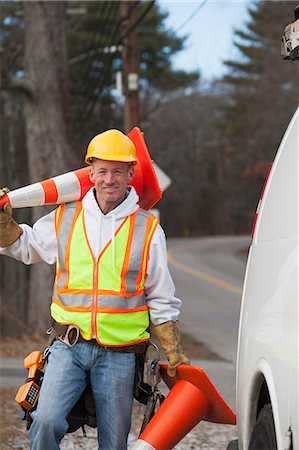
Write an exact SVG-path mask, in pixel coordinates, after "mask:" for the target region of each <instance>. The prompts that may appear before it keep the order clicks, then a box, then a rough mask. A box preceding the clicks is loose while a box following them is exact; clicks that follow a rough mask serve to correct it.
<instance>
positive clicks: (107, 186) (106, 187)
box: [0, 130, 189, 450]
mask: <svg viewBox="0 0 299 450" xmlns="http://www.w3.org/2000/svg"><path fill="white" fill-rule="evenodd" d="M85 161H86V162H87V163H88V164H90V177H91V180H92V182H93V183H94V188H91V189H90V191H89V192H88V193H87V194H86V196H85V197H84V198H83V200H82V202H81V201H80V202H75V203H69V204H64V205H61V206H60V207H59V208H57V209H56V210H55V211H53V212H51V213H50V214H48V215H46V216H44V217H42V218H41V219H39V220H38V221H37V222H36V223H35V224H34V226H33V227H32V228H31V227H29V226H28V225H22V226H19V225H18V224H17V223H16V222H15V221H14V220H13V219H12V217H11V208H10V207H9V205H6V206H4V208H3V211H1V213H0V232H1V236H0V246H1V247H2V248H1V249H0V252H1V253H2V254H5V255H9V256H12V257H13V258H15V259H18V260H21V261H23V262H24V263H25V264H32V263H36V262H39V261H45V262H47V263H49V264H54V263H55V262H56V278H55V282H54V289H53V297H52V305H51V315H52V318H53V319H54V321H55V324H56V326H57V329H58V330H59V332H60V330H61V327H62V325H61V324H64V326H65V325H68V324H74V325H76V326H77V327H78V328H79V330H80V339H79V341H78V342H77V343H76V344H75V345H74V346H73V347H69V346H68V345H66V344H65V343H64V342H61V340H55V342H54V343H53V345H52V346H51V353H50V356H49V360H48V365H47V367H46V371H45V376H44V380H43V384H42V388H41V394H40V397H39V402H38V407H37V410H36V411H35V412H34V413H33V414H32V417H33V423H32V425H31V428H30V448H31V449H32V450H47V449H49V450H54V449H59V443H60V441H61V439H62V438H63V436H64V435H65V433H66V431H67V429H68V422H67V420H66V418H67V416H68V414H69V412H70V410H71V409H72V407H73V406H74V404H75V403H76V402H77V400H78V398H79V397H80V395H81V394H82V392H83V391H84V389H85V387H86V385H87V383H88V382H89V381H90V384H91V388H92V393H93V397H94V401H95V406H96V415H97V427H98V440H99V448H101V449H103V450H124V449H126V448H127V437H128V433H129V431H130V426H131V412H132V401H133V384H134V374H135V353H138V352H143V351H144V349H145V343H146V342H147V341H148V339H149V337H150V336H149V332H148V327H149V318H150V320H151V322H152V323H153V325H154V326H155V331H156V334H157V336H158V338H159V340H160V343H161V345H162V347H163V348H164V350H165V352H166V355H167V357H168V360H169V373H170V375H174V374H175V372H176V367H177V366H179V365H180V364H189V361H188V359H187V357H186V356H185V354H184V353H183V352H182V349H181V346H180V342H179V340H180V339H179V329H178V322H177V319H178V315H179V308H180V304H181V301H180V300H179V299H177V298H176V297H175V295H174V285H173V282H172V279H171V277H170V274H169V271H168V267H167V254H166V242H165V236H164V233H163V230H162V228H161V227H160V225H159V223H158V221H157V219H156V218H155V216H153V215H152V214H150V213H149V212H147V211H144V210H142V209H141V208H140V207H139V205H138V196H137V194H136V191H135V189H134V188H133V187H130V186H128V183H130V182H131V181H132V180H133V177H134V164H135V163H136V161H137V158H136V149H135V146H134V144H133V142H132V141H131V140H130V139H129V138H128V137H127V136H126V135H124V134H123V133H121V132H120V131H118V130H108V131H106V132H104V133H101V134H99V135H97V136H96V137H94V138H93V139H92V141H91V142H90V144H89V146H88V149H87V154H86V158H85ZM2 195H3V192H2ZM65 328H67V327H65Z"/></svg>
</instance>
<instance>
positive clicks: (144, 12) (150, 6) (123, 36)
mask: <svg viewBox="0 0 299 450" xmlns="http://www.w3.org/2000/svg"><path fill="white" fill-rule="evenodd" d="M154 3H155V0H152V1H151V2H150V3H149V5H148V6H147V8H146V9H145V10H144V11H143V13H142V14H141V15H140V16H139V17H138V19H137V20H136V22H135V23H134V24H133V25H132V26H131V28H129V29H128V30H127V31H126V33H125V34H123V35H122V36H121V37H120V38H119V41H118V42H119V43H121V42H122V41H123V39H125V38H126V37H127V36H129V34H130V33H131V32H132V31H133V30H135V28H136V27H137V25H139V23H140V22H141V21H142V20H143V19H144V17H145V16H146V15H147V14H148V13H149V11H150V9H151V8H152V7H153V6H154Z"/></svg>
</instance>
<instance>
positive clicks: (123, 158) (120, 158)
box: [85, 153, 137, 164]
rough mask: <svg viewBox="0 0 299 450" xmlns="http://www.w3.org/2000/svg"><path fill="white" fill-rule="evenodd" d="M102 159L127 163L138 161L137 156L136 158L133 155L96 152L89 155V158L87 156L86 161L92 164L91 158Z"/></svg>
mask: <svg viewBox="0 0 299 450" xmlns="http://www.w3.org/2000/svg"><path fill="white" fill-rule="evenodd" d="M92 158H95V159H102V160H103V161H119V162H126V163H133V164H136V163H137V158H134V157H133V156H128V155H127V156H120V155H118V156H117V155H115V156H113V155H109V156H108V155H105V153H96V154H94V155H92V154H91V155H88V158H85V162H86V163H87V164H91V161H90V160H91V159H92Z"/></svg>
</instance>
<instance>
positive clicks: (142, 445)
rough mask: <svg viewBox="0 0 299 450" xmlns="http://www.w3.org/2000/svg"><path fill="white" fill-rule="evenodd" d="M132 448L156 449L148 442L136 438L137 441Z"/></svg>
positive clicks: (137, 449)
mask: <svg viewBox="0 0 299 450" xmlns="http://www.w3.org/2000/svg"><path fill="white" fill-rule="evenodd" d="M132 450H156V449H155V447H153V446H152V445H151V444H149V443H148V442H145V441H143V440H142V439H138V441H136V442H135V444H134V447H133V448H132Z"/></svg>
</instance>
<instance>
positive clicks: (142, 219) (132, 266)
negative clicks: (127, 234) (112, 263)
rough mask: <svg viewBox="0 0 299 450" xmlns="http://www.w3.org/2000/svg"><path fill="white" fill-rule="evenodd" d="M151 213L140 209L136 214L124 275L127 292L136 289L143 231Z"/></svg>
mask: <svg viewBox="0 0 299 450" xmlns="http://www.w3.org/2000/svg"><path fill="white" fill-rule="evenodd" d="M150 215H151V214H150V213H148V212H147V211H144V210H140V211H138V212H137V214H136V222H135V227H134V232H133V238H132V247H131V254H130V261H129V267H128V272H127V275H126V286H127V288H126V291H127V292H128V294H130V293H133V292H135V291H136V279H137V277H138V274H139V271H140V266H141V261H142V252H143V247H144V241H145V237H146V236H145V232H146V225H147V221H148V218H149V216H150Z"/></svg>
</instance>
